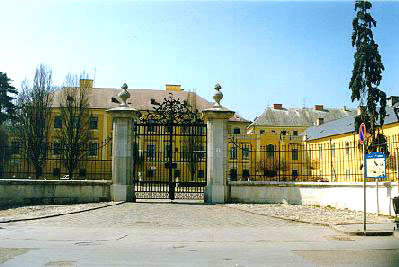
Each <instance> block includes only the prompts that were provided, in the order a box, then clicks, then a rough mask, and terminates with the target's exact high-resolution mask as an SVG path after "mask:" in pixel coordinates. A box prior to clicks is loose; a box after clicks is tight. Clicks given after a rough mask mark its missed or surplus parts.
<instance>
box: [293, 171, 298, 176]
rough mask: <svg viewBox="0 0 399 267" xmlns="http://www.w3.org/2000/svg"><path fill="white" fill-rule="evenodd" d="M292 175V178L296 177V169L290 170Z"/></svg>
mask: <svg viewBox="0 0 399 267" xmlns="http://www.w3.org/2000/svg"><path fill="white" fill-rule="evenodd" d="M292 177H293V178H296V177H298V170H292Z"/></svg>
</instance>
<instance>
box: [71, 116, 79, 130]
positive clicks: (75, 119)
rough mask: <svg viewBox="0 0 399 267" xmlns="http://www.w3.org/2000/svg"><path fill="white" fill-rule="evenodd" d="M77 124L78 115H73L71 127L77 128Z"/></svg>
mask: <svg viewBox="0 0 399 267" xmlns="http://www.w3.org/2000/svg"><path fill="white" fill-rule="evenodd" d="M79 124H80V122H79V117H76V116H75V117H73V118H72V127H73V128H79Z"/></svg>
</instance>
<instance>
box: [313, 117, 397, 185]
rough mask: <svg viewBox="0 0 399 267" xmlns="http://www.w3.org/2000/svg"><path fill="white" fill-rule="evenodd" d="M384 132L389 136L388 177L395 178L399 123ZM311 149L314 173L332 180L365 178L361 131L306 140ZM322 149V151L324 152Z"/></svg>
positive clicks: (356, 180)
mask: <svg viewBox="0 0 399 267" xmlns="http://www.w3.org/2000/svg"><path fill="white" fill-rule="evenodd" d="M383 132H384V134H385V136H386V137H387V140H388V144H389V149H388V150H389V152H390V154H389V155H387V180H390V181H394V180H396V179H397V178H396V177H395V175H396V174H395V170H396V164H395V158H394V157H395V151H396V150H397V149H398V145H399V139H398V137H399V123H394V124H390V125H385V126H384V127H383ZM306 146H307V147H308V149H310V150H311V152H310V153H309V158H311V159H312V161H313V162H314V163H315V164H314V166H315V168H313V169H312V170H311V171H312V174H314V175H316V174H321V175H322V176H324V177H326V178H328V180H329V181H331V182H360V181H363V178H362V177H363V169H361V168H362V165H363V155H362V147H361V146H360V144H359V136H358V134H357V133H349V134H341V135H335V136H330V137H326V138H320V139H317V140H311V141H308V142H306ZM320 149H321V151H322V152H320Z"/></svg>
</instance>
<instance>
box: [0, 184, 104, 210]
mask: <svg viewBox="0 0 399 267" xmlns="http://www.w3.org/2000/svg"><path fill="white" fill-rule="evenodd" d="M111 184H112V182H111V181H105V180H92V181H90V180H66V181H63V180H29V179H1V180H0V206H7V205H20V204H70V203H91V202H101V201H109V200H110V186H111Z"/></svg>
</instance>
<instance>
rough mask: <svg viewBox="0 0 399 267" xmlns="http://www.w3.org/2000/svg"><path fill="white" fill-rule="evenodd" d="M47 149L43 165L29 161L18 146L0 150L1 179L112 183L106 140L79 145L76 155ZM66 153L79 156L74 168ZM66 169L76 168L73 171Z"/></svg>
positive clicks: (56, 146)
mask: <svg viewBox="0 0 399 267" xmlns="http://www.w3.org/2000/svg"><path fill="white" fill-rule="evenodd" d="M46 146H47V147H46V148H47V149H46V150H47V153H46V155H45V157H43V160H42V164H35V161H34V160H32V159H31V158H32V156H31V154H32V153H28V151H26V149H24V148H23V147H22V146H21V145H19V143H17V142H12V143H11V144H9V145H7V146H0V179H48V180H51V179H75V180H76V179H79V180H81V179H83V180H86V179H87V180H111V179H112V160H111V155H112V151H111V150H112V144H111V142H110V141H109V140H108V141H106V142H103V143H97V142H90V143H88V144H85V145H80V146H77V148H75V151H72V150H71V149H67V148H66V147H62V146H61V145H60V144H59V143H51V144H47V145H46ZM67 153H69V154H71V153H74V154H77V155H79V157H75V159H76V158H77V160H75V161H76V164H75V163H74V162H72V161H74V160H73V157H72V156H69V157H68V156H66V155H67ZM68 159H69V162H68ZM68 166H76V167H74V168H73V169H72V167H69V168H68ZM68 170H69V171H68Z"/></svg>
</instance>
